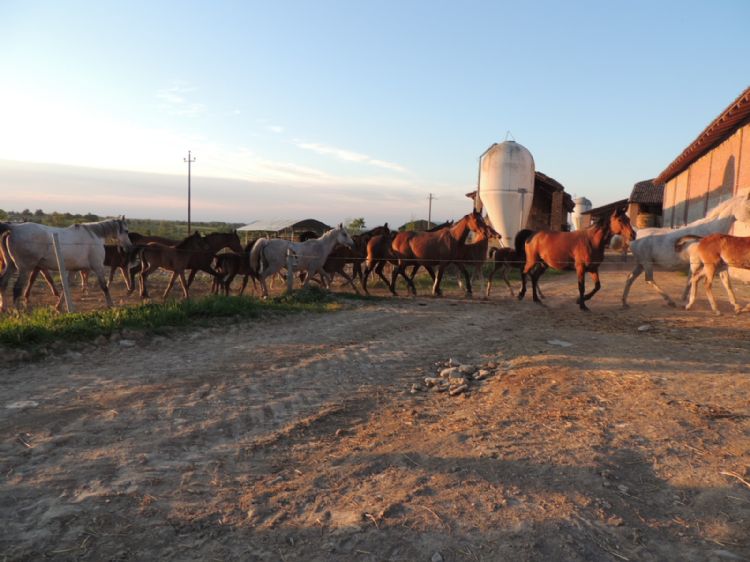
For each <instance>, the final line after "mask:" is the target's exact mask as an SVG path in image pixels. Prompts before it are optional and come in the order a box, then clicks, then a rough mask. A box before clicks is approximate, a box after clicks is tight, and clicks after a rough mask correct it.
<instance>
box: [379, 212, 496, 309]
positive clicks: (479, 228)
mask: <svg viewBox="0 0 750 562" xmlns="http://www.w3.org/2000/svg"><path fill="white" fill-rule="evenodd" d="M469 232H473V233H475V234H477V235H480V234H482V235H485V236H491V235H493V234H496V233H495V231H494V230H492V227H491V226H490V225H488V224H487V223H486V222H484V219H483V218H482V215H481V214H480V213H478V212H476V211H472V212H471V213H469V214H468V215H466V216H464V217H463V218H462V219H461V220H460V221H458V222H457V223H456V224H455V225H453V226H451V227H449V228H443V229H441V230H438V231H436V232H416V233H414V232H399V233H398V234H397V235H396V236H395V237H394V239H393V241H392V242H391V251H392V253H393V256H394V258H395V259H396V263H397V265H396V269H395V270H394V271H393V274H392V275H391V291H393V285H395V282H396V276H397V275H399V274H401V275H402V276H403V277H404V278H405V279H407V283H408V285H409V288H410V289H411V292H412V294H413V295H416V294H417V290H416V287H414V283H413V282H412V280H411V279H409V278H408V277H407V276H406V271H405V270H406V267H407V266H408V265H412V264H419V265H421V266H423V267H436V268H437V273H436V275H435V282H434V283H433V285H432V294H433V295H434V296H440V295H441V294H442V292H441V291H440V282H441V281H442V279H443V274H444V273H445V268H446V267H448V265H449V264H451V263H454V264H455V265H456V267H458V269H459V270H460V271H461V273H463V275H464V280H465V281H466V288H465V291H466V295H467V296H469V297H470V296H471V279H470V276H469V272H468V271H467V270H466V268H465V267H464V266H463V264H462V263H461V261H460V260H461V256H462V252H463V250H464V246H466V238H467V237H468V236H469Z"/></svg>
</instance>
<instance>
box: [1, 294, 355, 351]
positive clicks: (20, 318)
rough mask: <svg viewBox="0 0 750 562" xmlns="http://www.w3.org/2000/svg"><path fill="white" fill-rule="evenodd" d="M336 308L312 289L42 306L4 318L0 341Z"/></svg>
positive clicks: (28, 342) (30, 341)
mask: <svg viewBox="0 0 750 562" xmlns="http://www.w3.org/2000/svg"><path fill="white" fill-rule="evenodd" d="M320 292H321V293H322V291H320ZM338 308H340V306H339V305H337V304H336V303H334V302H333V301H332V299H331V297H330V296H328V294H327V293H325V298H323V296H322V295H320V294H318V293H317V292H316V291H312V290H308V291H299V292H298V293H295V294H293V295H291V296H286V297H279V298H276V299H271V300H268V301H260V300H258V299H255V298H252V297H222V296H211V297H206V298H203V299H197V300H188V301H170V302H167V303H165V304H143V305H140V306H132V307H123V308H112V309H107V310H96V311H92V312H81V313H73V314H59V313H56V312H54V311H53V310H52V309H49V308H44V309H36V310H34V311H33V312H31V313H30V314H23V315H11V316H4V317H0V343H2V344H4V345H8V346H11V347H34V346H36V345H40V344H45V343H52V342H56V341H86V340H93V339H94V338H96V337H97V336H99V335H104V336H109V335H110V334H112V333H113V332H116V331H118V330H121V329H123V328H128V329H134V330H144V331H147V332H152V333H158V332H160V331H163V330H164V329H165V328H168V327H178V326H190V325H200V324H205V323H207V322H211V321H212V320H216V319H221V318H232V319H234V318H260V317H262V316H263V315H268V314H272V313H295V312H303V311H308V312H328V311H333V310H337V309H338Z"/></svg>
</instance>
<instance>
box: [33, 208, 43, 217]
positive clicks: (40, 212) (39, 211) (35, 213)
mask: <svg viewBox="0 0 750 562" xmlns="http://www.w3.org/2000/svg"><path fill="white" fill-rule="evenodd" d="M34 216H35V217H43V216H44V211H42V210H41V209H37V210H36V211H34Z"/></svg>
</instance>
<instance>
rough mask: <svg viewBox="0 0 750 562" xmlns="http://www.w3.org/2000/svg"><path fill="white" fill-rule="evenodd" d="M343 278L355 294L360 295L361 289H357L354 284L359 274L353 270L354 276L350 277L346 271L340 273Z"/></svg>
mask: <svg viewBox="0 0 750 562" xmlns="http://www.w3.org/2000/svg"><path fill="white" fill-rule="evenodd" d="M339 273H340V274H341V276H342V277H343V278H344V279H345V280H346V282H347V283H349V285H351V286H352V289H354V292H355V293H357V294H359V289H357V286H356V285H355V284H354V279H355V278H356V276H357V274H356V273H355V272H354V270H352V274H353V275H352V276H351V277H350V276H349V274H348V273H347V272H346V271H343V270H342V271H339Z"/></svg>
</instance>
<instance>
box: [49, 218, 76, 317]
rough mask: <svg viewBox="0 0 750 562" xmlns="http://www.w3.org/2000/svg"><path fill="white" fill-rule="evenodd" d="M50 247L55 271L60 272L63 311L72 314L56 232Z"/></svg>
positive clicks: (63, 261)
mask: <svg viewBox="0 0 750 562" xmlns="http://www.w3.org/2000/svg"><path fill="white" fill-rule="evenodd" d="M52 247H53V248H54V249H55V258H56V259H57V269H58V271H59V272H60V282H61V283H62V288H63V298H64V299H65V310H66V311H68V312H73V301H72V300H71V298H70V287H69V286H68V271H67V270H66V269H65V258H64V257H63V253H62V250H61V249H60V239H59V238H58V237H57V232H54V233H52Z"/></svg>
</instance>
